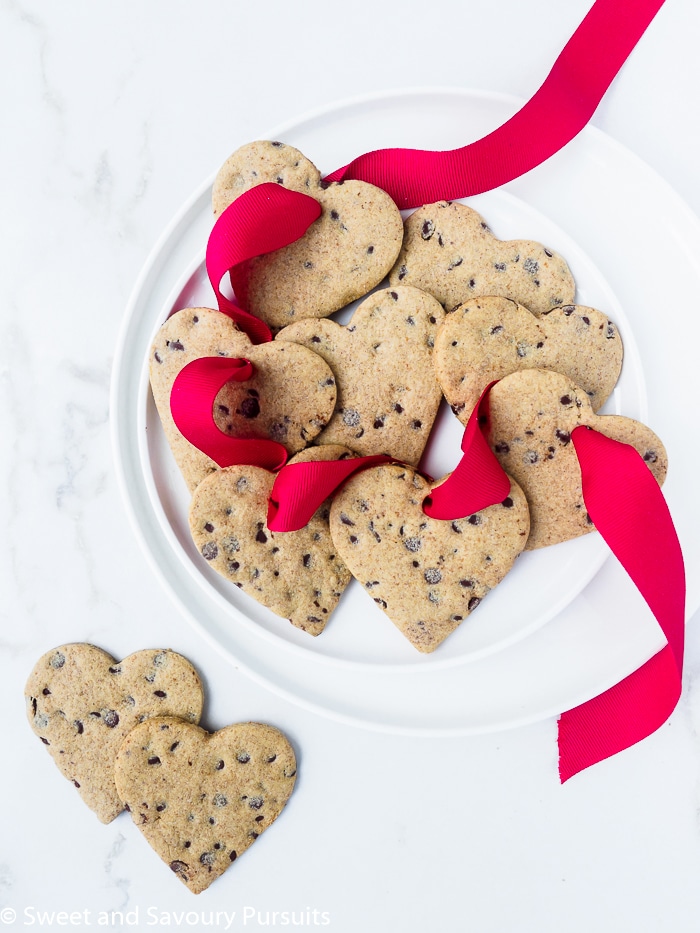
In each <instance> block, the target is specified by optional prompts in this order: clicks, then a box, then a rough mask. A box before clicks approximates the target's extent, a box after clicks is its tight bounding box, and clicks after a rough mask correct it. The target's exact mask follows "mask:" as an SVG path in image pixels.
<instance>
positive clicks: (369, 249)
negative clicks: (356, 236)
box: [367, 246, 374, 256]
mask: <svg viewBox="0 0 700 933" xmlns="http://www.w3.org/2000/svg"><path fill="white" fill-rule="evenodd" d="M373 252H374V247H373V246H368V247H367V253H368V254H369V255H370V256H371V255H372V253H373Z"/></svg>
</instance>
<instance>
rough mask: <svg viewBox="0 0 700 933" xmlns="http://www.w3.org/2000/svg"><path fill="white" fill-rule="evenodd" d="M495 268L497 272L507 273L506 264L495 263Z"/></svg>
mask: <svg viewBox="0 0 700 933" xmlns="http://www.w3.org/2000/svg"><path fill="white" fill-rule="evenodd" d="M493 268H494V269H495V270H496V272H505V271H506V264H505V263H504V262H494V264H493Z"/></svg>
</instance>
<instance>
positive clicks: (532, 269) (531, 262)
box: [523, 259, 540, 275]
mask: <svg viewBox="0 0 700 933" xmlns="http://www.w3.org/2000/svg"><path fill="white" fill-rule="evenodd" d="M539 268H540V264H539V263H538V262H537V260H536V259H526V260H525V262H524V263H523V269H524V270H525V271H526V272H529V273H530V275H534V274H535V273H536V272H537V271H538V270H539Z"/></svg>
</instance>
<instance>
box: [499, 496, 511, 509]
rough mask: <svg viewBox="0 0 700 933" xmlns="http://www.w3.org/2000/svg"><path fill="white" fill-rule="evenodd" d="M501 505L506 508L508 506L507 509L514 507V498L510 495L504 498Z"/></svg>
mask: <svg viewBox="0 0 700 933" xmlns="http://www.w3.org/2000/svg"><path fill="white" fill-rule="evenodd" d="M501 505H502V506H503V507H504V508H506V509H512V508H513V500H512V499H511V497H510V496H507V497H506V498H505V499H504V500H503V502H501Z"/></svg>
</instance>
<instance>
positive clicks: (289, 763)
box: [115, 717, 296, 894]
mask: <svg viewBox="0 0 700 933" xmlns="http://www.w3.org/2000/svg"><path fill="white" fill-rule="evenodd" d="M115 773H116V781H117V787H118V789H119V793H120V795H121V797H122V799H123V800H124V802H125V803H126V804H127V805H128V808H129V810H130V811H131V816H132V819H133V820H134V823H135V824H136V825H137V826H138V828H139V829H140V830H141V832H142V833H143V835H144V836H145V837H146V839H147V840H148V842H149V844H150V845H151V846H152V848H153V849H154V850H155V851H156V852H157V853H158V855H159V856H160V857H161V858H162V859H163V861H164V862H165V863H166V864H167V865H169V866H170V868H171V870H172V871H173V872H174V873H175V874H176V875H177V877H178V878H179V879H180V880H181V881H182V882H183V883H184V884H186V885H187V887H188V888H189V889H190V891H193V892H194V893H195V894H199V893H200V892H201V891H203V890H204V889H205V888H207V887H208V886H209V885H210V884H211V883H212V881H214V880H215V879H216V878H218V877H219V875H221V874H223V872H225V871H226V869H227V868H228V867H229V866H230V865H231V864H232V863H233V862H234V861H235V860H236V859H237V858H238V856H240V855H241V854H242V853H243V852H245V850H246V849H247V848H248V847H249V846H251V845H252V844H253V842H254V841H255V840H256V839H257V838H258V836H259V835H260V834H261V833H263V832H264V831H265V830H266V829H267V828H268V826H269V825H270V824H271V823H272V822H274V820H276V819H277V817H278V816H279V815H280V813H281V811H282V809H283V807H284V805H285V804H286V802H287V800H288V799H289V796H290V794H291V793H292V790H293V789H294V780H295V775H296V760H295V756H294V751H293V749H292V747H291V745H290V744H289V742H288V741H287V739H286V738H285V736H284V735H283V734H282V733H281V732H280V731H279V730H277V729H275V728H273V727H272V726H267V725H263V724H262V723H255V722H248V723H239V724H236V725H232V726H227V727H226V728H224V729H220V730H219V731H218V732H214V733H208V732H205V731H204V729H200V728H199V727H198V726H194V725H191V724H189V723H186V722H183V721H182V720H180V719H173V718H168V717H159V718H157V719H151V720H148V721H147V722H144V723H143V724H142V725H140V726H137V727H136V728H135V729H134V730H133V731H132V732H131V733H130V734H129V735H128V736H127V737H126V739H125V740H124V742H123V744H122V746H121V748H120V750H119V754H118V756H117V761H116V771H115Z"/></svg>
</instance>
